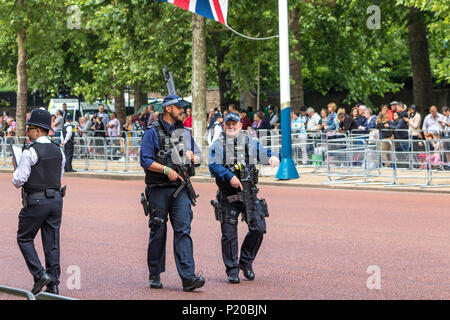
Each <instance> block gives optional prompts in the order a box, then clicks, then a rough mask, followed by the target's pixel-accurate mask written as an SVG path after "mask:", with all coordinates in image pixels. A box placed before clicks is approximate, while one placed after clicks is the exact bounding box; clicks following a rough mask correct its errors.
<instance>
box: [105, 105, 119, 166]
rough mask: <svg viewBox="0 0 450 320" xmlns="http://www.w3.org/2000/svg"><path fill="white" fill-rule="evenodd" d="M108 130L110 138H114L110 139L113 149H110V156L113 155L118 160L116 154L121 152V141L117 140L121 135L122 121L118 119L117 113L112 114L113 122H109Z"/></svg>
mask: <svg viewBox="0 0 450 320" xmlns="http://www.w3.org/2000/svg"><path fill="white" fill-rule="evenodd" d="M106 129H107V130H108V137H110V138H114V139H109V142H110V144H111V147H110V148H109V149H110V154H112V157H113V159H118V158H119V157H118V156H117V155H116V153H117V152H118V151H119V150H120V140H117V139H116V138H118V137H119V135H120V121H119V119H117V114H116V113H115V112H111V120H109V122H108V124H107V125H106ZM107 140H108V139H107Z"/></svg>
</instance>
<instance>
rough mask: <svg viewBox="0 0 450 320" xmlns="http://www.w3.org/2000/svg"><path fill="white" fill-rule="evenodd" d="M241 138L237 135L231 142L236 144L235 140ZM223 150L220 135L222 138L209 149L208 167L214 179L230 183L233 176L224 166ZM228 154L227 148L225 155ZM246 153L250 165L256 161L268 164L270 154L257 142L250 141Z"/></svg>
mask: <svg viewBox="0 0 450 320" xmlns="http://www.w3.org/2000/svg"><path fill="white" fill-rule="evenodd" d="M243 137H244V135H239V137H238V138H235V139H234V140H233V142H236V139H242V138H243ZM229 139H230V138H229ZM227 146H228V145H227ZM232 146H233V147H234V144H232ZM223 148H224V136H223V135H222V137H220V139H217V140H216V141H215V142H214V143H213V144H212V146H211V148H210V149H209V157H208V167H209V171H210V172H211V174H212V175H213V176H215V177H216V178H218V179H220V180H222V181H230V180H231V178H233V176H234V174H233V173H232V172H231V171H230V170H228V169H227V168H225V166H224V165H225V164H226V163H225V162H226V159H224V154H223ZM232 151H233V150H230V153H232ZM228 152H229V148H227V154H228ZM248 152H249V157H250V163H252V164H253V162H252V160H256V161H258V162H260V163H262V164H268V163H269V159H270V153H271V152H270V150H268V149H266V148H264V147H263V145H262V144H261V143H260V142H259V141H258V140H256V139H250V141H249V148H248ZM227 158H228V155H227Z"/></svg>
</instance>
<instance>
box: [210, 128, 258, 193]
mask: <svg viewBox="0 0 450 320" xmlns="http://www.w3.org/2000/svg"><path fill="white" fill-rule="evenodd" d="M222 137H223V166H224V167H225V168H226V169H228V170H230V171H231V172H233V173H234V175H235V176H236V177H238V178H239V179H240V170H239V169H238V168H239V167H246V168H248V169H253V168H254V167H255V165H254V164H250V151H249V145H250V139H249V138H248V137H247V136H244V138H245V143H244V150H242V151H243V152H244V154H243V155H241V157H239V156H238V152H239V150H238V145H237V140H236V139H234V148H233V152H234V154H233V156H232V157H231V163H227V148H226V135H225V133H222ZM242 151H241V152H242ZM216 184H217V186H218V187H219V191H220V192H221V193H222V194H223V195H224V196H230V195H235V194H237V193H238V191H240V189H238V188H233V187H232V186H231V184H230V182H229V181H222V180H220V179H219V178H217V177H216Z"/></svg>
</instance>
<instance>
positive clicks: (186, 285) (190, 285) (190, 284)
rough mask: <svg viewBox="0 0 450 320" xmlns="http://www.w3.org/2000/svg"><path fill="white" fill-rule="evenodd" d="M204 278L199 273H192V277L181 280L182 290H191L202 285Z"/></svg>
mask: <svg viewBox="0 0 450 320" xmlns="http://www.w3.org/2000/svg"><path fill="white" fill-rule="evenodd" d="M204 284H205V278H203V277H202V276H200V275H194V277H193V278H192V279H189V280H186V281H183V291H192V290H195V289H198V288H201V287H203V285H204Z"/></svg>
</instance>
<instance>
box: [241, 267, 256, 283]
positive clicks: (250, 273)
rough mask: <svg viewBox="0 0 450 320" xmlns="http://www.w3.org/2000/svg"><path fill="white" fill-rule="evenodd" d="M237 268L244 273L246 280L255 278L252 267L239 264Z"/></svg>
mask: <svg viewBox="0 0 450 320" xmlns="http://www.w3.org/2000/svg"><path fill="white" fill-rule="evenodd" d="M239 268H240V269H241V270H242V272H243V273H244V277H246V278H247V279H248V280H254V279H255V273H254V272H253V270H252V268H251V267H250V268H246V267H244V266H243V265H241V264H240V265H239Z"/></svg>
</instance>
